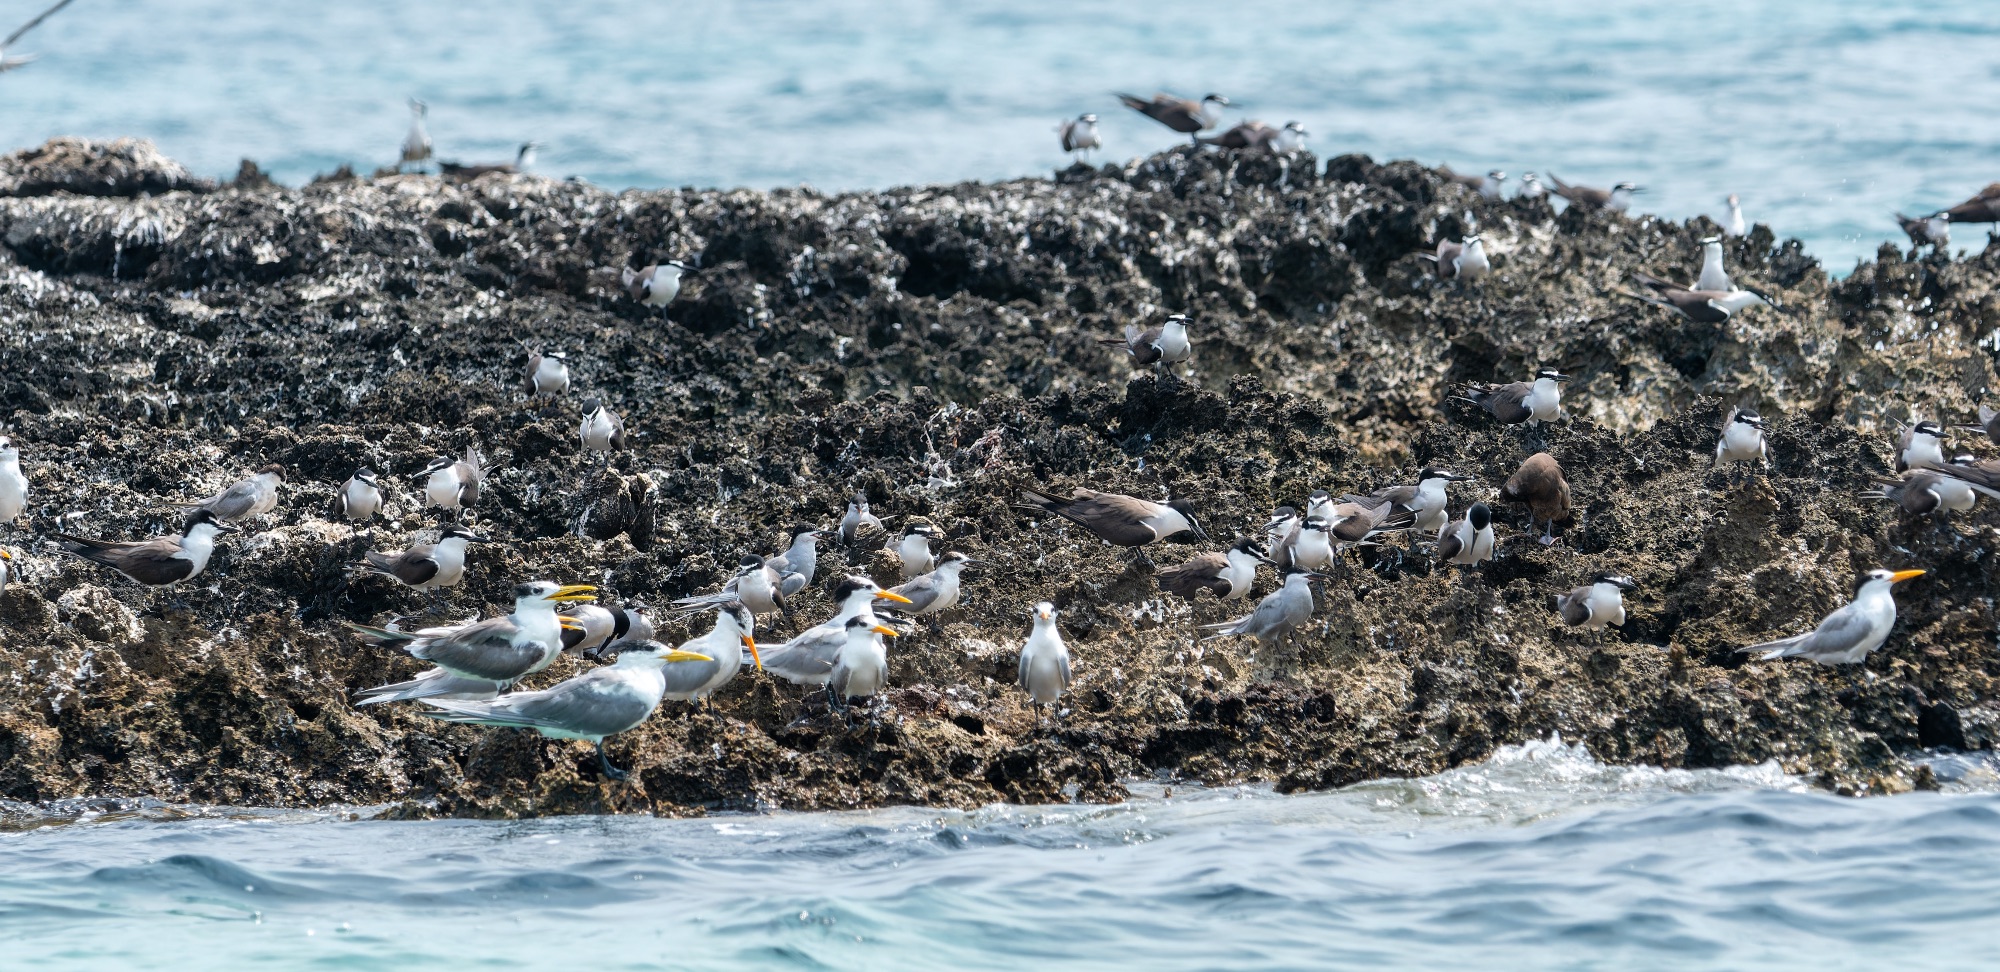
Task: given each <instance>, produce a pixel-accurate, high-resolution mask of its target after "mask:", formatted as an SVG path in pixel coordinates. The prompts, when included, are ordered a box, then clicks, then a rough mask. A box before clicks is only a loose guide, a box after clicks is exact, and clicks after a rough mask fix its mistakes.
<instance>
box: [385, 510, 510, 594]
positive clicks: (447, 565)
mask: <svg viewBox="0 0 2000 972" xmlns="http://www.w3.org/2000/svg"><path fill="white" fill-rule="evenodd" d="M489 542H490V541H488V540H487V539H486V538H485V537H482V536H480V535H478V534H476V533H473V532H472V531H470V530H467V529H465V528H464V527H461V526H456V525H453V526H447V527H445V528H444V529H443V530H442V531H441V532H439V534H438V538H437V542H435V543H420V544H416V545H414V546H412V547H410V548H409V549H408V550H404V551H401V552H398V553H376V552H375V551H373V550H370V551H368V552H367V553H366V554H364V555H363V556H364V560H363V562H362V563H361V566H362V567H365V568H367V569H369V570H371V571H374V572H375V573H378V574H382V575H385V576H388V577H393V578H395V579H396V582H397V583H399V584H402V585H403V586H405V587H408V588H411V589H413V590H419V591H430V590H438V589H440V588H446V587H457V586H458V582H459V581H460V580H463V579H464V578H465V548H466V545H467V544H474V543H489Z"/></svg>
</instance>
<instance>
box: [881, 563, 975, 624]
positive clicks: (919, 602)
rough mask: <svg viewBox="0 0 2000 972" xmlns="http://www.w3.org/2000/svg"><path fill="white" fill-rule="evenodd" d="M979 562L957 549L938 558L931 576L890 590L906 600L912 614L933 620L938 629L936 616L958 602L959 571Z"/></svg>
mask: <svg viewBox="0 0 2000 972" xmlns="http://www.w3.org/2000/svg"><path fill="white" fill-rule="evenodd" d="M975 563H978V561H975V560H973V559H972V558H971V557H967V556H966V555H964V554H962V553H959V552H958V551H956V550H954V551H951V552H950V553H947V554H945V555H944V556H943V557H940V558H938V561H937V566H936V567H935V568H933V569H932V570H931V571H930V572H929V573H926V574H924V575H922V576H919V577H915V578H912V579H910V580H908V581H905V582H903V583H901V584H898V585H896V586H895V587H892V588H889V593H891V594H895V595H897V596H899V597H901V598H903V600H904V601H905V602H907V603H908V604H909V613H911V614H914V615H916V616H917V617H920V618H931V619H932V627H933V628H935V627H936V620H935V618H936V615H938V614H941V613H943V612H944V611H946V610H949V609H950V608H951V607H952V606H953V605H955V604H957V603H958V580H959V577H958V575H959V572H960V571H963V570H964V569H965V568H966V567H967V566H968V565H970V564H975Z"/></svg>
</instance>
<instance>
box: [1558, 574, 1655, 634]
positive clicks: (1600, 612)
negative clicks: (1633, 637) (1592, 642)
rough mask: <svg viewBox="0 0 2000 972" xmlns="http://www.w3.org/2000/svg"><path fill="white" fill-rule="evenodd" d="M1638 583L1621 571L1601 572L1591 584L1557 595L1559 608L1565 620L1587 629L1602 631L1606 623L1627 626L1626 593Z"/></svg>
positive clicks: (1575, 626)
mask: <svg viewBox="0 0 2000 972" xmlns="http://www.w3.org/2000/svg"><path fill="white" fill-rule="evenodd" d="M1638 586H1639V582H1638V581H1635V580H1633V579H1632V578H1630V577H1626V576H1624V575H1622V574H1598V575H1597V576H1595V577H1592V578H1591V579H1590V583H1588V584H1585V585H1584V586H1582V587H1578V588H1573V589H1571V590H1570V592H1569V593H1567V594H1559V595H1557V596H1556V611H1557V612H1558V613H1560V614H1561V615H1562V619H1563V623H1564V624H1567V625H1569V626H1570V627H1572V628H1582V629H1584V630H1585V631H1602V630H1604V626H1605V625H1620V626H1622V625H1624V623H1625V592H1626V591H1630V590H1635V589H1637V588H1638Z"/></svg>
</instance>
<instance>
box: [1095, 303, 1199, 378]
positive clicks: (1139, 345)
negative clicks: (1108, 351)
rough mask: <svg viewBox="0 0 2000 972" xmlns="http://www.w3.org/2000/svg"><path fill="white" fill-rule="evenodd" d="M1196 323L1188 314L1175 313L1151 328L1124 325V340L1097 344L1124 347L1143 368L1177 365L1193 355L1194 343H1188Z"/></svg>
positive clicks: (1104, 340) (1106, 340)
mask: <svg viewBox="0 0 2000 972" xmlns="http://www.w3.org/2000/svg"><path fill="white" fill-rule="evenodd" d="M1192 323H1194V321H1192V320H1190V319H1189V318H1188V316H1187V315H1185V314H1172V315H1169V316H1168V317H1167V319H1166V320H1165V321H1162V322H1161V323H1158V324H1155V325H1153V326H1152V327H1148V328H1143V329H1142V328H1140V327H1139V325H1137V324H1127V325H1125V336H1124V337H1122V338H1098V339H1097V343H1099V344H1105V345H1110V346H1111V347H1122V348H1124V349H1125V353H1127V354H1129V355H1131V356H1132V360H1133V361H1134V362H1136V363H1138V364H1142V365H1153V366H1155V367H1162V366H1165V365H1177V364H1180V363H1181V362H1183V361H1186V360H1187V359H1189V358H1191V357H1193V356H1194V344H1193V343H1192V342H1190V341H1189V340H1188V332H1187V328H1188V325H1189V324H1192Z"/></svg>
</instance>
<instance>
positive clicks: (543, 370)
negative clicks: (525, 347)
mask: <svg viewBox="0 0 2000 972" xmlns="http://www.w3.org/2000/svg"><path fill="white" fill-rule="evenodd" d="M568 358H569V356H568V355H566V354H564V353H562V352H561V351H550V352H549V353H547V354H543V353H542V352H540V351H530V352H528V394H530V395H533V396H535V397H536V398H554V397H555V396H557V395H560V394H562V393H563V392H566V391H568V390H569V361H568Z"/></svg>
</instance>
